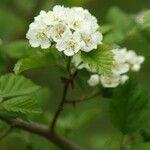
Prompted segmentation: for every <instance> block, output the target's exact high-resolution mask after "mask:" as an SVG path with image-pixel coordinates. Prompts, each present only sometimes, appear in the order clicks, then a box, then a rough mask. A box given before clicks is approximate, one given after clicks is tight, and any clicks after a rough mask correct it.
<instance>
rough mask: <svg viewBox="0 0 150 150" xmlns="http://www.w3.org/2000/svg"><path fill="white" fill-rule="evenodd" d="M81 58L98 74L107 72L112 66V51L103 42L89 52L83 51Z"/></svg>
mask: <svg viewBox="0 0 150 150" xmlns="http://www.w3.org/2000/svg"><path fill="white" fill-rule="evenodd" d="M81 58H82V61H83V63H85V64H88V65H89V66H90V67H91V69H94V70H96V71H97V72H98V73H99V74H108V73H109V72H111V69H112V67H113V53H112V51H111V48H110V47H108V46H107V45H104V44H103V45H101V46H99V47H98V48H97V49H96V50H93V51H91V52H89V53H85V52H83V53H82V54H81Z"/></svg>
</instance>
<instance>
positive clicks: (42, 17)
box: [34, 10, 47, 23]
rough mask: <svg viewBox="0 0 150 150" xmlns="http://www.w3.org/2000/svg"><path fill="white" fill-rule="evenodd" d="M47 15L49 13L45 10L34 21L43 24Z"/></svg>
mask: <svg viewBox="0 0 150 150" xmlns="http://www.w3.org/2000/svg"><path fill="white" fill-rule="evenodd" d="M46 15H47V13H46V12H45V11H44V10H41V11H40V14H39V15H38V16H36V17H34V20H35V21H36V22H39V23H42V22H43V19H44V18H45V17H46Z"/></svg>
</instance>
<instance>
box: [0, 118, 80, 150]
mask: <svg viewBox="0 0 150 150" xmlns="http://www.w3.org/2000/svg"><path fill="white" fill-rule="evenodd" d="M0 119H1V120H2V121H4V122H6V123H8V124H9V125H10V126H11V125H13V127H14V128H20V129H23V130H25V131H28V132H30V133H34V134H37V135H39V136H42V137H45V138H46V139H48V140H49V141H51V142H53V143H54V144H56V145H57V146H59V147H60V148H61V149H63V150H81V148H80V147H79V146H78V145H75V144H72V143H71V142H70V141H68V140H67V139H65V138H64V137H62V136H60V135H57V134H56V133H54V132H51V131H50V130H49V127H48V126H45V125H42V124H38V123H35V122H27V121H24V120H21V119H10V118H9V119H8V118H6V117H3V116H0Z"/></svg>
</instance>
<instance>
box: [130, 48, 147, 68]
mask: <svg viewBox="0 0 150 150" xmlns="http://www.w3.org/2000/svg"><path fill="white" fill-rule="evenodd" d="M144 60H145V58H144V56H138V55H137V54H136V53H135V52H134V51H132V50H130V51H129V52H128V54H127V62H128V63H129V64H130V67H131V70H132V71H139V70H140V68H141V64H142V63H143V62H144Z"/></svg>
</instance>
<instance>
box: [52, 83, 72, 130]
mask: <svg viewBox="0 0 150 150" xmlns="http://www.w3.org/2000/svg"><path fill="white" fill-rule="evenodd" d="M69 84H70V82H69V80H68V81H67V82H66V84H65V85H64V91H63V96H62V100H61V102H60V104H59V106H58V108H57V110H56V113H55V115H54V117H53V120H52V123H51V126H50V129H51V130H52V131H53V129H54V127H55V124H56V122H57V119H58V117H59V115H60V113H61V111H62V110H63V106H64V103H65V100H66V96H67V91H68V88H69Z"/></svg>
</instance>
